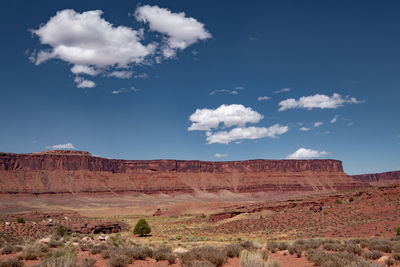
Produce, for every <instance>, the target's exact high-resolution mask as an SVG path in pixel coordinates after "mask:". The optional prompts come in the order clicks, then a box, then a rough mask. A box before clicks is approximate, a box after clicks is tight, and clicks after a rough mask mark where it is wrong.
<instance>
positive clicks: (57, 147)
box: [46, 143, 76, 150]
mask: <svg viewBox="0 0 400 267" xmlns="http://www.w3.org/2000/svg"><path fill="white" fill-rule="evenodd" d="M46 148H47V149H56V150H58V149H61V150H64V149H76V148H75V146H74V145H73V144H72V143H66V144H59V145H52V146H46Z"/></svg>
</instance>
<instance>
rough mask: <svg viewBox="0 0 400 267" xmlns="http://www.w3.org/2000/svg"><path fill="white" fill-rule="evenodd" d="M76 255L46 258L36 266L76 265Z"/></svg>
mask: <svg viewBox="0 0 400 267" xmlns="http://www.w3.org/2000/svg"><path fill="white" fill-rule="evenodd" d="M76 266H77V264H76V257H69V256H65V257H59V258H53V257H51V258H47V259H45V260H43V261H42V263H40V264H39V265H38V267H76Z"/></svg>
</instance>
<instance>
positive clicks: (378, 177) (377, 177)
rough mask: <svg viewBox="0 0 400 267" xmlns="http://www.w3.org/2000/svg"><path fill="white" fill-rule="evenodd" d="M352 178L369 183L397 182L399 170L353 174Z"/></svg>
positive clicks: (399, 178)
mask: <svg viewBox="0 0 400 267" xmlns="http://www.w3.org/2000/svg"><path fill="white" fill-rule="evenodd" d="M353 178H354V179H357V180H359V181H361V182H363V183H369V184H371V185H390V184H398V183H400V171H392V172H382V173H369V174H360V175H353Z"/></svg>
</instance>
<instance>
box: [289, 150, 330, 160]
mask: <svg viewBox="0 0 400 267" xmlns="http://www.w3.org/2000/svg"><path fill="white" fill-rule="evenodd" d="M327 154H329V152H326V151H325V150H323V151H318V150H312V149H309V148H299V149H298V150H297V151H296V152H294V153H293V154H290V155H288V156H287V157H286V159H312V158H319V157H321V156H324V155H327Z"/></svg>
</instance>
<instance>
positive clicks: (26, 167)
mask: <svg viewBox="0 0 400 267" xmlns="http://www.w3.org/2000/svg"><path fill="white" fill-rule="evenodd" d="M363 186H365V185H364V184H363V183H361V182H359V181H357V180H355V179H353V178H352V177H350V176H349V175H347V174H345V173H344V172H343V167H342V163H341V161H338V160H330V159H326V160H247V161H229V162H206V161H195V160H188V161H184V160H114V159H105V158H100V157H95V156H92V155H91V154H90V153H88V152H83V151H46V152H37V153H32V154H12V153H0V193H3V194H4V193H7V194H36V195H37V194H65V193H66V194H76V193H113V194H115V193H145V194H154V193H166V194H177V193H196V192H201V191H206V192H220V191H222V190H228V191H231V192H234V193H257V192H272V191H274V192H276V191H278V192H280V191H281V192H292V191H302V192H308V191H309V192H312V191H321V190H347V189H354V188H359V187H363Z"/></svg>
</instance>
